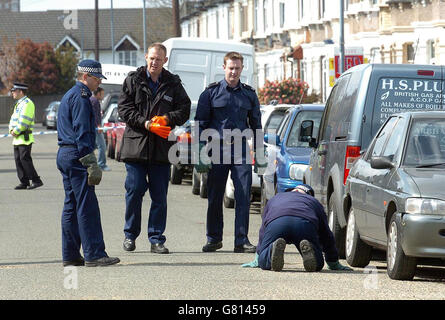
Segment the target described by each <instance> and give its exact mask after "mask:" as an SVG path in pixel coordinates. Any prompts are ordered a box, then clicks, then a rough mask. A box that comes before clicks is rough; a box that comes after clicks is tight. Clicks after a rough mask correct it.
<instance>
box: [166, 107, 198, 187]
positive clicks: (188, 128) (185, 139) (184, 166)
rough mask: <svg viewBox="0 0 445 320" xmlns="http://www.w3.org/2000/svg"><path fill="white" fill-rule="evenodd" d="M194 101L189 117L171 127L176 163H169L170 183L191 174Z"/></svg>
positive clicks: (180, 181)
mask: <svg viewBox="0 0 445 320" xmlns="http://www.w3.org/2000/svg"><path fill="white" fill-rule="evenodd" d="M196 105H197V104H196V102H193V103H192V105H191V108H190V117H189V120H187V121H186V122H185V123H184V124H183V125H182V126H177V127H175V128H174V129H173V134H174V135H175V136H176V142H177V147H178V149H177V153H176V154H177V157H178V158H177V159H178V163H175V164H172V165H171V172H170V183H171V184H181V183H182V178H183V177H184V176H192V172H193V162H192V147H191V146H192V128H194V127H193V124H194V120H193V119H194V118H195V114H196Z"/></svg>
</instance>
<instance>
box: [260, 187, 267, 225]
mask: <svg viewBox="0 0 445 320" xmlns="http://www.w3.org/2000/svg"><path fill="white" fill-rule="evenodd" d="M266 204H267V195H266V187H265V186H264V183H263V181H261V205H260V211H261V217H263V215H264V208H266Z"/></svg>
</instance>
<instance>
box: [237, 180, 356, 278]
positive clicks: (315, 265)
mask: <svg viewBox="0 0 445 320" xmlns="http://www.w3.org/2000/svg"><path fill="white" fill-rule="evenodd" d="M286 191H288V192H284V193H279V194H277V195H275V196H274V197H273V198H272V199H270V200H269V201H268V203H267V205H266V208H265V210H264V216H263V222H262V225H261V229H260V232H259V240H258V245H257V251H256V258H255V261H253V262H251V263H249V264H245V265H243V266H244V267H256V266H259V267H260V268H261V269H263V270H273V271H281V270H282V269H283V265H284V250H285V247H286V244H294V245H295V246H296V247H297V250H298V251H299V252H300V254H301V256H302V258H303V266H304V269H305V270H306V271H309V272H314V271H320V270H321V269H322V268H323V265H324V259H323V253H324V255H325V258H326V262H327V264H328V266H329V269H331V270H348V271H350V270H352V269H350V268H348V267H345V266H343V265H341V264H340V263H339V261H338V252H337V249H336V247H335V242H334V235H333V234H332V232H331V230H330V229H329V225H328V221H327V218H326V213H325V211H324V208H323V206H322V205H321V203H320V202H318V200H317V199H315V198H314V191H313V189H312V188H311V187H310V186H308V185H305V184H301V185H298V186H297V187H295V188H293V189H289V190H286ZM255 262H256V263H255ZM255 264H256V265H255Z"/></svg>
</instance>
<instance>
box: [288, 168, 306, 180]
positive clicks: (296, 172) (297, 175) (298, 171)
mask: <svg viewBox="0 0 445 320" xmlns="http://www.w3.org/2000/svg"><path fill="white" fill-rule="evenodd" d="M307 167H308V166H307V164H291V165H290V168H289V177H290V178H291V179H292V180H303V176H304V172H305V171H306V169H307Z"/></svg>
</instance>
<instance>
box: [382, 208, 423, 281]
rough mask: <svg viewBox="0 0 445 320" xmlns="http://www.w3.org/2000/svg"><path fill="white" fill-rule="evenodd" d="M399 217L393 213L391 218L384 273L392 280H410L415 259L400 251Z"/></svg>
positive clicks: (413, 270)
mask: <svg viewBox="0 0 445 320" xmlns="http://www.w3.org/2000/svg"><path fill="white" fill-rule="evenodd" d="M401 239H402V231H401V217H400V215H399V214H397V213H395V214H394V215H393V216H392V217H391V222H390V223H389V228H388V236H387V250H386V261H387V268H386V272H387V273H388V276H389V277H390V278H391V279H394V280H412V279H413V278H414V275H415V273H416V268H417V259H416V258H414V257H408V256H406V255H405V253H404V252H403V249H402V243H401Z"/></svg>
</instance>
